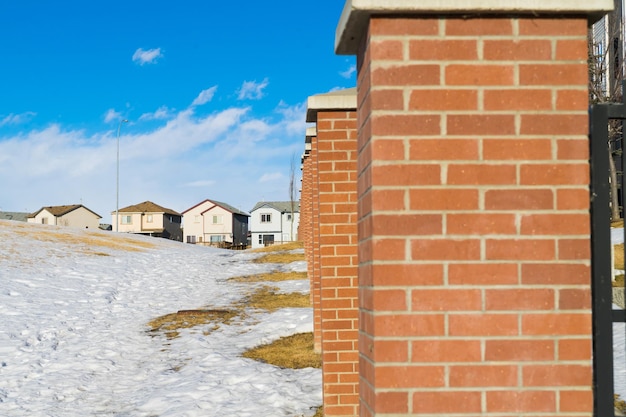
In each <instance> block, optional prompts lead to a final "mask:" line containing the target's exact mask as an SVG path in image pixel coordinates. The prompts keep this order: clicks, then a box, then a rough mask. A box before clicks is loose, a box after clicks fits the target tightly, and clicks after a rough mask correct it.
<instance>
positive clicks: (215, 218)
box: [213, 214, 222, 224]
mask: <svg viewBox="0 0 626 417" xmlns="http://www.w3.org/2000/svg"><path fill="white" fill-rule="evenodd" d="M213 224H222V215H221V214H216V215H214V216H213Z"/></svg>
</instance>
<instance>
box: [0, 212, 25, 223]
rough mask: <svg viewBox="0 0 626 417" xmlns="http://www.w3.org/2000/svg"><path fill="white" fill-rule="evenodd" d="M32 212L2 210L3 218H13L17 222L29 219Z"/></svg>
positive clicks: (0, 213) (0, 214)
mask: <svg viewBox="0 0 626 417" xmlns="http://www.w3.org/2000/svg"><path fill="white" fill-rule="evenodd" d="M29 214H30V213H23V212H19V211H0V219H1V220H13V221H16V222H25V221H27V219H28V215H29Z"/></svg>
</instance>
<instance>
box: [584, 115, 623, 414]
mask: <svg viewBox="0 0 626 417" xmlns="http://www.w3.org/2000/svg"><path fill="white" fill-rule="evenodd" d="M624 119H626V104H625V103H602V104H595V105H593V106H592V107H591V111H590V122H591V123H590V124H591V127H590V152H591V160H590V163H591V269H592V298H593V305H592V309H593V370H594V372H593V379H594V381H593V383H594V415H595V416H597V417H607V416H615V415H616V413H617V411H616V408H615V394H619V393H620V392H621V391H622V390H624V389H626V380H625V379H626V358H625V352H624V350H625V348H624V346H625V345H624V342H625V341H626V310H624V301H623V300H624V297H623V292H624V288H623V287H621V288H618V287H616V288H615V289H614V287H613V280H614V276H613V275H614V270H613V256H612V248H613V243H612V240H611V186H610V184H611V175H612V174H613V178H615V172H611V169H612V168H614V169H613V171H615V170H618V171H620V172H621V171H622V167H621V165H622V164H621V158H619V160H618V161H619V162H618V164H619V166H616V167H611V166H610V164H611V161H610V158H614V152H612V149H611V146H612V145H611V144H610V141H609V139H610V135H611V129H613V128H614V126H615V123H616V122H617V123H621V121H622V120H624ZM613 160H614V161H615V159H613ZM620 182H621V181H620ZM613 190H615V188H613ZM613 192H615V191H613ZM619 230H620V233H621V234H622V239H621V240H622V241H623V229H619ZM619 291H621V294H622V296H621V297H620V296H619V294H618V292H619ZM616 298H618V299H621V301H618V300H616ZM615 302H617V303H619V304H621V305H616V304H615ZM622 396H624V395H623V394H622ZM622 399H624V400H626V398H622ZM617 415H621V414H617Z"/></svg>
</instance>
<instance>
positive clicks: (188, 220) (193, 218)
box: [183, 200, 250, 247]
mask: <svg viewBox="0 0 626 417" xmlns="http://www.w3.org/2000/svg"><path fill="white" fill-rule="evenodd" d="M249 217H250V215H249V214H248V213H246V212H243V211H241V210H239V209H237V208H235V207H233V206H231V205H229V204H226V203H222V202H219V201H215V200H204V201H203V202H201V203H198V204H196V205H195V206H193V207H191V208H189V209H187V210H185V211H183V222H184V229H183V234H184V240H185V242H187V243H194V244H200V245H207V246H220V247H228V246H238V247H242V246H243V247H245V246H247V245H248V218H249Z"/></svg>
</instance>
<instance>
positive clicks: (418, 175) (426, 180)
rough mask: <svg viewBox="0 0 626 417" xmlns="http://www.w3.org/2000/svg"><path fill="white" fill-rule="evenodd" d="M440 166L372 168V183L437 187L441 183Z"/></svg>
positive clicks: (405, 165) (381, 166)
mask: <svg viewBox="0 0 626 417" xmlns="http://www.w3.org/2000/svg"><path fill="white" fill-rule="evenodd" d="M440 169H441V168H440V166H439V165H435V164H419V165H409V164H395V165H377V166H374V167H372V182H373V183H374V184H376V185H379V186H384V185H437V184H440V183H441V173H440Z"/></svg>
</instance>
